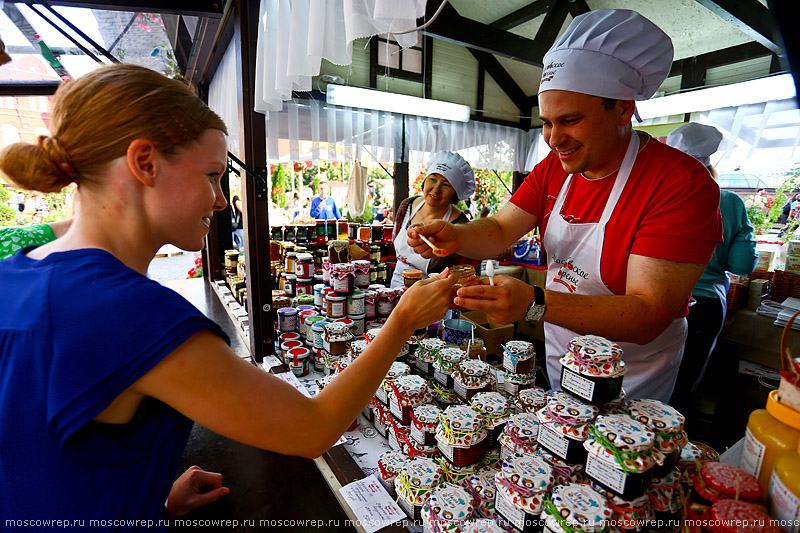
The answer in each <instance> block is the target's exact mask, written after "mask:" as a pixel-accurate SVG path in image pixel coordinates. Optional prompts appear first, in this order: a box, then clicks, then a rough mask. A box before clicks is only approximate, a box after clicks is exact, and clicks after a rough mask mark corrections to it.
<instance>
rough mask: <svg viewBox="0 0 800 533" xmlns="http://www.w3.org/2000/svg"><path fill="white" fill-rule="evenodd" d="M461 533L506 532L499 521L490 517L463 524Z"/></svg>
mask: <svg viewBox="0 0 800 533" xmlns="http://www.w3.org/2000/svg"><path fill="white" fill-rule="evenodd" d="M461 533H505V530H504V529H503V528H501V527H500V525H499V524H498V523H497V521H495V520H492V519H490V518H479V519H478V520H470V521H468V522H464V523H463V524H462V525H461Z"/></svg>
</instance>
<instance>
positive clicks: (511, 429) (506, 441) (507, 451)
mask: <svg viewBox="0 0 800 533" xmlns="http://www.w3.org/2000/svg"><path fill="white" fill-rule="evenodd" d="M538 435H539V419H538V418H536V414H535V413H518V414H516V415H511V417H509V419H508V421H507V422H506V425H505V428H504V430H503V433H502V434H500V436H499V437H498V438H497V441H498V442H499V443H500V459H505V458H506V457H508V456H510V455H512V454H514V453H528V454H532V453H536V452H537V450H538V449H539V445H538V443H537V441H536V437H538Z"/></svg>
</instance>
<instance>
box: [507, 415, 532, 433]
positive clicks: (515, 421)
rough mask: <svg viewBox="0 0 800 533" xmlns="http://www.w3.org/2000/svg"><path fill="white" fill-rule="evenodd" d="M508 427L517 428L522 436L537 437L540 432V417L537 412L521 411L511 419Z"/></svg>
mask: <svg viewBox="0 0 800 533" xmlns="http://www.w3.org/2000/svg"><path fill="white" fill-rule="evenodd" d="M508 427H509V428H516V430H517V436H519V437H520V438H523V439H535V438H536V436H537V435H538V434H539V419H538V418H537V416H536V414H535V413H519V414H516V415H514V416H512V417H511V418H510V419H509V421H508Z"/></svg>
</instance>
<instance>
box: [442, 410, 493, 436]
mask: <svg viewBox="0 0 800 533" xmlns="http://www.w3.org/2000/svg"><path fill="white" fill-rule="evenodd" d="M442 420H443V421H444V422H446V423H447V425H448V426H449V427H450V429H451V430H453V431H461V432H465V433H474V432H476V431H478V430H479V429H480V428H482V427H483V425H484V418H483V415H481V414H480V413H479V412H477V411H475V410H474V409H472V408H471V407H469V406H467V405H451V406H450V407H448V408H447V409H445V410H444V413H442Z"/></svg>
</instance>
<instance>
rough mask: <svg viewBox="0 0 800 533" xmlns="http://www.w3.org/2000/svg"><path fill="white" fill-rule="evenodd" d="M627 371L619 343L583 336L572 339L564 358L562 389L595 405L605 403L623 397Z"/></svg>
mask: <svg viewBox="0 0 800 533" xmlns="http://www.w3.org/2000/svg"><path fill="white" fill-rule="evenodd" d="M626 370H627V367H626V366H625V361H623V360H622V348H621V347H620V345H619V344H617V343H615V342H611V341H609V340H607V339H604V338H603V337H598V336H597V335H582V336H580V337H575V338H574V339H572V340H571V341H569V344H568V345H567V353H565V354H564V355H563V356H562V357H561V388H562V389H564V390H565V391H567V392H569V393H570V394H573V395H575V396H577V397H578V398H581V399H582V400H585V401H587V402H589V403H591V404H592V405H603V404H604V403H607V402H609V401H611V400H613V399H614V398H616V397H617V396H619V393H620V391H622V378H623V376H624V375H625V372H626Z"/></svg>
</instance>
